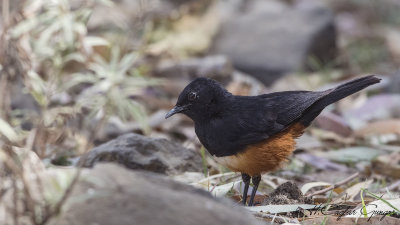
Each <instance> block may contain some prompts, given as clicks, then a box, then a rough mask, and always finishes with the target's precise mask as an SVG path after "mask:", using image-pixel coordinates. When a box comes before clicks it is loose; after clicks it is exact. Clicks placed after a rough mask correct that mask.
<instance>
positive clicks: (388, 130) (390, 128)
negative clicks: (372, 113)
mask: <svg viewBox="0 0 400 225" xmlns="http://www.w3.org/2000/svg"><path fill="white" fill-rule="evenodd" d="M383 134H397V135H400V119H390V120H381V121H376V122H372V123H369V124H367V125H366V126H364V127H362V128H360V129H358V130H357V131H355V132H354V135H355V136H356V137H366V136H371V135H383Z"/></svg>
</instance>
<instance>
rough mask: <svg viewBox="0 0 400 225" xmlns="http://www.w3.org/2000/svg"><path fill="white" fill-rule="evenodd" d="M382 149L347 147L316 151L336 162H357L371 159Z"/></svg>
mask: <svg viewBox="0 0 400 225" xmlns="http://www.w3.org/2000/svg"><path fill="white" fill-rule="evenodd" d="M381 153H382V151H379V150H376V149H373V148H369V147H363V146H358V147H349V148H342V149H338V150H332V151H328V152H318V153H316V154H318V155H319V156H321V157H324V158H328V159H331V160H333V161H336V162H343V163H348V162H358V161H371V160H372V159H373V158H375V157H377V156H378V155H379V154H381Z"/></svg>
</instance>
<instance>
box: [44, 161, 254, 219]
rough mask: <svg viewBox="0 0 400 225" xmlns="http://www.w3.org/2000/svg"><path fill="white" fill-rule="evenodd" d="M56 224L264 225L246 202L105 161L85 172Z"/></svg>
mask: <svg viewBox="0 0 400 225" xmlns="http://www.w3.org/2000/svg"><path fill="white" fill-rule="evenodd" d="M50 224H51V225H67V224H68V225H80V224H98V225H103V224H104V225H109V224H118V225H125V224H129V225H130V224H143V225H144V224H146V225H160V224H174V225H181V224H182V225H204V224H213V225H225V224H230V225H235V224H238V225H239V224H249V225H253V224H261V223H260V222H259V221H257V220H256V219H255V218H253V217H252V216H251V215H250V214H249V213H247V212H246V211H245V210H244V209H243V208H242V207H241V206H239V205H234V204H233V203H232V202H230V201H228V200H224V199H214V198H212V197H211V195H210V194H209V193H208V192H206V191H203V190H199V189H195V188H193V187H191V186H188V185H185V184H181V183H177V182H175V181H172V180H169V179H167V178H165V177H162V176H159V175H156V174H152V173H148V172H137V171H135V172H133V171H128V170H126V169H124V168H121V167H119V166H116V165H111V164H108V165H107V164H102V165H98V166H96V167H95V168H94V169H93V170H91V171H89V173H86V174H84V175H82V177H81V178H80V181H78V183H77V185H76V186H75V187H74V188H73V190H72V194H71V195H70V197H69V199H67V201H66V202H65V204H64V208H63V210H62V212H61V215H59V216H58V217H57V218H55V219H53V220H52V221H50Z"/></svg>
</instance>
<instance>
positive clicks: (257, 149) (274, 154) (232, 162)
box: [214, 124, 304, 176]
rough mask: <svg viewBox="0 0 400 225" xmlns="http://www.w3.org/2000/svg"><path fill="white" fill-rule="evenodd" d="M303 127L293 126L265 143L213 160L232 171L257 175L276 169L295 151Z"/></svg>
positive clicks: (249, 146)
mask: <svg viewBox="0 0 400 225" xmlns="http://www.w3.org/2000/svg"><path fill="white" fill-rule="evenodd" d="M303 130H304V126H302V125H300V124H295V125H294V126H292V127H290V128H289V129H287V130H285V131H284V132H281V133H279V134H278V135H275V136H273V137H271V138H268V139H266V140H265V141H262V142H259V143H256V144H252V145H248V146H247V147H246V149H245V150H244V151H241V152H239V153H236V154H234V155H230V156H224V157H214V159H215V160H216V161H217V162H218V163H220V164H222V165H223V166H225V167H227V168H229V169H230V170H232V171H236V172H241V173H246V174H248V175H250V176H255V175H259V174H261V173H264V172H270V171H274V170H276V169H278V168H279V167H280V166H281V165H282V163H283V162H285V161H286V160H287V158H288V157H289V156H290V155H291V154H292V152H293V151H294V150H295V147H296V142H295V138H297V137H299V136H300V135H301V134H302V132H303Z"/></svg>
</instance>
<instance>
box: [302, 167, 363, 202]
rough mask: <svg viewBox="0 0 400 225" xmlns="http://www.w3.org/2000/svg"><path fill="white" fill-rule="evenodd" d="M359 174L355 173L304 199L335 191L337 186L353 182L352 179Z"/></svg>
mask: <svg viewBox="0 0 400 225" xmlns="http://www.w3.org/2000/svg"><path fill="white" fill-rule="evenodd" d="M359 174H360V173H359V172H357V173H355V174H353V175H351V176H349V177H347V178H346V179H344V180H342V181H339V182H337V183H335V184H334V185H332V186H330V187H327V188H324V189H322V190H319V191H316V192H314V193H311V194H309V195H307V196H306V197H311V196H314V195H319V194H324V193H326V192H328V191H330V190H333V189H335V188H337V187H339V186H341V185H343V184H346V183H348V182H350V181H351V180H353V179H354V178H356V177H357V176H358V175H359Z"/></svg>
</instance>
